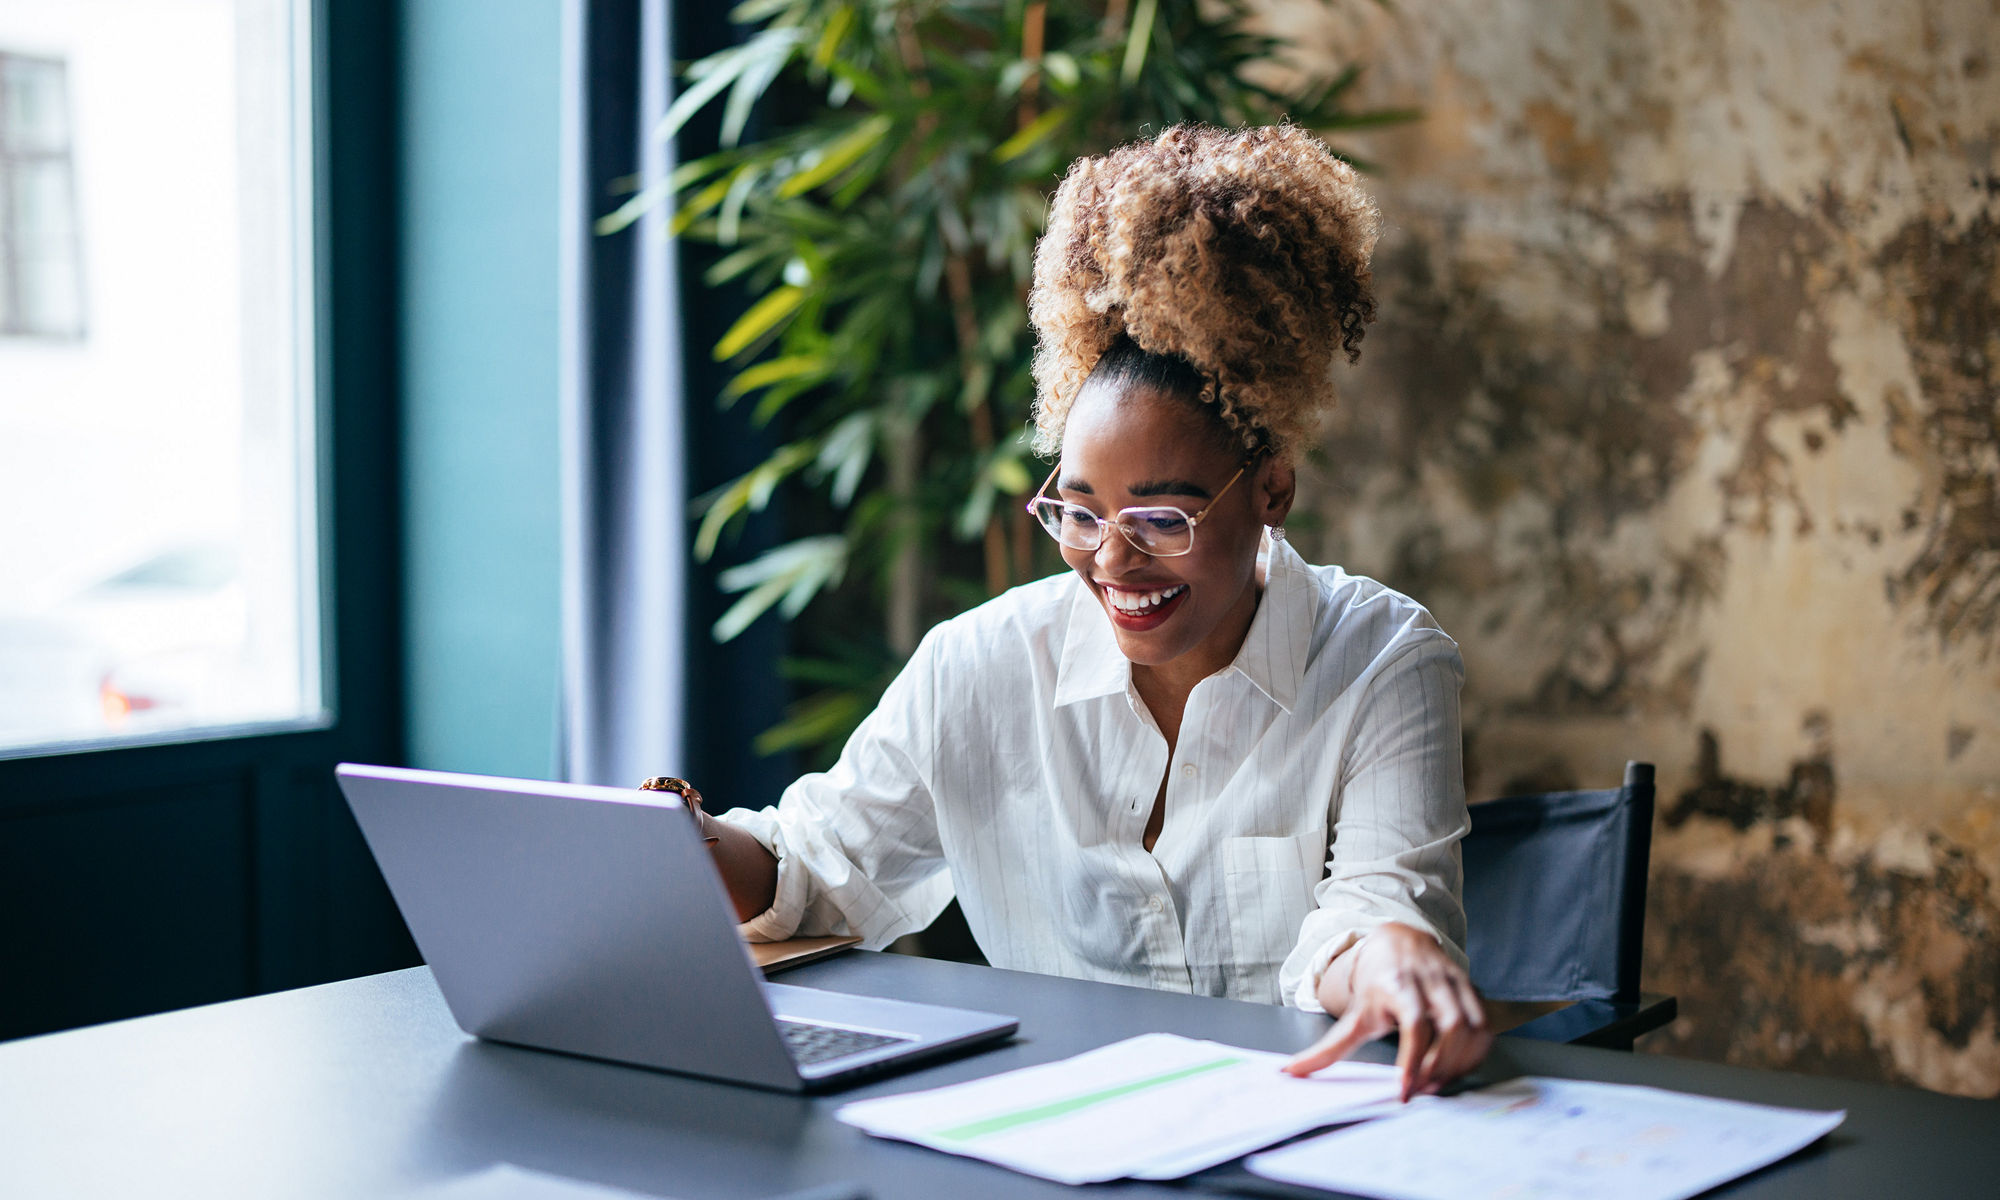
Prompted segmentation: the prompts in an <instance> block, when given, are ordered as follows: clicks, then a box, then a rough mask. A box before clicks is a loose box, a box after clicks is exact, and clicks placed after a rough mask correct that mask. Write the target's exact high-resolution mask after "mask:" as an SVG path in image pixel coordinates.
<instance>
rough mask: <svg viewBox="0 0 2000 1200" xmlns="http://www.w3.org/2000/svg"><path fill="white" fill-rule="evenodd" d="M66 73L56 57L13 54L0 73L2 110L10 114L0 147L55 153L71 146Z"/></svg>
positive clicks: (33, 152)
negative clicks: (64, 78)
mask: <svg viewBox="0 0 2000 1200" xmlns="http://www.w3.org/2000/svg"><path fill="white" fill-rule="evenodd" d="M64 73H65V72H64V70H63V64H62V63H61V62H60V61H57V60H51V59H41V58H30V57H27V56H26V55H15V56H12V57H11V59H10V61H9V62H8V64H7V70H6V73H5V74H4V75H0V110H4V111H5V113H6V115H7V121H6V132H5V136H4V140H0V148H4V149H5V150H7V151H8V152H10V153H13V154H35V153H50V154H54V153H60V152H62V151H63V150H64V149H66V148H67V147H68V145H69V105H68V103H67V102H66V100H65V99H64V96H65V94H66V88H65V86H64V80H63V76H64Z"/></svg>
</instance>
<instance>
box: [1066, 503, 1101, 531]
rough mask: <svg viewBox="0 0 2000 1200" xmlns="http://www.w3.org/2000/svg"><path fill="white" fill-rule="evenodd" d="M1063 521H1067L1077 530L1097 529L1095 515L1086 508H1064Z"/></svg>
mask: <svg viewBox="0 0 2000 1200" xmlns="http://www.w3.org/2000/svg"><path fill="white" fill-rule="evenodd" d="M1063 520H1065V521H1068V522H1069V523H1070V524H1072V525H1074V526H1076V527H1077V528H1079V529H1095V528H1096V527H1097V514H1095V513H1093V512H1091V511H1090V510H1089V509H1087V508H1065V509H1063Z"/></svg>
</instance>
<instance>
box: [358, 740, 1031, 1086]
mask: <svg viewBox="0 0 2000 1200" xmlns="http://www.w3.org/2000/svg"><path fill="white" fill-rule="evenodd" d="M337 774H338V776H339V779H340V787H341V790H342V791H343V792H344V793H345V794H346V796H347V803H348V805H349V807H350V808H352V809H353V810H354V816H355V819H356V820H357V821H359V822H360V824H361V832H362V834H363V835H364V836H365V837H366V838H367V840H368V847H369V849H370V850H372V851H373V852H374V854H375V861H376V863H377V864H378V865H380V867H381V868H382V875H383V877H384V878H385V879H387V880H388V882H389V890H390V891H391V892H393V893H394V894H395V897H396V903H397V905H398V907H400V908H401V909H402V912H403V919H404V920H405V921H406V922H408V924H409V927H410V932H411V934H412V935H414V936H415V938H416V941H417V948H418V949H419V950H421V951H422V952H423V955H424V959H425V961H426V962H428V963H429V964H430V967H431V971H432V973H433V974H434V975H435V976H436V977H437V983H438V990H439V991H441V992H443V993H444V998H445V1002H446V1003H447V1004H448V1005H450V1007H451V1014H452V1017H453V1019H455V1020H456V1021H457V1022H458V1025H459V1028H461V1029H463V1030H465V1031H466V1032H467V1033H470V1034H473V1035H475V1036H477V1037H482V1038H488V1039H491V1040H493V1041H499V1042H511V1043H515V1044H518V1045H523V1046H533V1047H535V1048H538V1049H543V1050H560V1051H563V1052H566V1053H570V1054H582V1055H588V1056H590V1057H592V1058H604V1059H612V1060H615V1061H618V1062H625V1063H635V1064H638V1065H641V1066H648V1067H657V1068H660V1069H663V1070H668V1071H680V1072H684V1073H687V1074H691V1075H705V1076H708V1077H710V1078H715V1079H726V1080H730V1081H732V1082H736V1083H749V1084H756V1085H759V1086H762V1087H769V1088H778V1089H783V1090H788V1091H803V1090H818V1089H822V1088H828V1087H833V1086H840V1085H844V1084H847V1083H851V1082H854V1081H855V1080H857V1079H860V1078H862V1077H865V1076H870V1075H874V1074H876V1073H878V1072H883V1071H888V1070H895V1069H901V1068H902V1067H903V1066H905V1065H907V1064H909V1063H912V1062H914V1061H916V1060H918V1059H922V1058H928V1057H932V1056H935V1055H938V1054H941V1053H944V1052H946V1051H950V1050H955V1049H958V1048H961V1047H965V1046H969V1045H972V1044H974V1043H977V1042H983V1041H987V1040H991V1039H997V1038H1002V1037H1005V1036H1007V1035H1008V1034H1010V1033H1012V1032H1013V1031H1014V1030H1015V1029H1016V1028H1017V1027H1018V1025H1019V1022H1017V1021H1016V1020H1015V1019H1014V1018H1012V1017H1004V1016H997V1015H995V1014H992V1013H981V1012H970V1011H967V1010H964V1009H954V1008H942V1007H938V1006H935V1005H928V1004H909V1003H904V1002H902V1001H896V1000H882V999H877V998H875V997H870V996H850V995H846V994H843V993H839V992H827V991H821V990H819V989H817V988H805V987H793V986H787V985H784V984H776V983H766V982H764V980H763V978H762V976H761V975H760V974H759V972H758V970H757V968H756V967H755V965H753V964H752V962H751V960H750V956H749V954H748V952H747V950H746V948H745V946H744V944H743V941H742V939H741V938H740V937H739V936H738V935H737V932H736V922H735V918H734V917H733V915H732V914H731V912H730V910H729V902H728V899H727V897H726V896H725V894H724V892H723V889H722V882H721V880H720V878H718V876H717V875H716V873H715V868H714V866H713V864H712V863H711V861H710V857H709V856H710V851H709V849H708V847H707V846H706V845H704V844H703V842H702V839H701V838H700V837H699V836H698V835H697V833H696V830H695V827H694V822H693V821H692V819H690V817H689V816H688V813H687V811H686V810H685V809H683V808H682V807H681V805H680V802H679V800H678V798H676V797H672V796H663V795H662V794H659V793H650V792H641V791H636V790H634V791H623V790H619V789H615V788H601V787H587V786H583V785H580V784H564V783H538V782H531V781H528V780H521V779H498V778H491V777H487V776H481V775H453V774H446V773H443V772H437V771H414V770H405V769H401V768H394V767H371V766H359V765H355V764H352V763H343V764H341V766H340V767H339V769H338V772H337Z"/></svg>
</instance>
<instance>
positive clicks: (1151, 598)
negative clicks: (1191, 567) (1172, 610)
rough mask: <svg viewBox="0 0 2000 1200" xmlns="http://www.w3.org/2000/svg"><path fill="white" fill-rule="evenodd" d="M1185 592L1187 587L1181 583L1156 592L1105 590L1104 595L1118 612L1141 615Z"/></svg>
mask: <svg viewBox="0 0 2000 1200" xmlns="http://www.w3.org/2000/svg"><path fill="white" fill-rule="evenodd" d="M1185 591H1187V585H1186V584H1185V583H1183V584H1179V585H1177V586H1174V587H1170V588H1167V589H1165V590H1164V591H1158V592H1121V591H1118V590H1117V589H1115V588H1105V589H1104V594H1105V596H1106V597H1108V598H1109V599H1110V601H1111V606H1112V607H1113V608H1116V609H1117V610H1118V611H1119V612H1128V613H1142V612H1145V611H1147V610H1149V609H1154V608H1158V607H1159V606H1160V605H1161V604H1164V603H1165V602H1167V601H1168V600H1171V599H1173V598H1174V597H1175V596H1178V595H1180V594H1181V593H1182V592H1185Z"/></svg>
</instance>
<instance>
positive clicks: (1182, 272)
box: [1028, 125, 1379, 456]
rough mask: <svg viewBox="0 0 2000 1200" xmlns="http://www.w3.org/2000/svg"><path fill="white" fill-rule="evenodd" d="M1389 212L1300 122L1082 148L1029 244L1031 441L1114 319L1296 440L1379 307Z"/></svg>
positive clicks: (1057, 410)
mask: <svg viewBox="0 0 2000 1200" xmlns="http://www.w3.org/2000/svg"><path fill="white" fill-rule="evenodd" d="M1378 221H1379V218H1378V214H1377V212H1376V209H1375V203H1374V201H1372V200H1370V199H1369V197H1368V194H1367V193H1366V192H1365V191H1363V190H1362V187H1361V181H1360V177H1359V175H1358V174H1357V173H1356V172H1355V170H1354V168H1353V167H1351V166H1349V165H1348V164H1346V163H1344V162H1342V161H1341V160H1340V159H1338V158H1335V157H1334V155H1333V153H1332V152H1331V151H1329V150H1328V149H1327V148H1326V144H1325V143H1323V142H1321V141H1320V140H1319V139H1318V138H1316V137H1314V136H1312V135H1311V134H1310V133H1307V132H1306V131H1305V130H1303V129H1299V128H1297V127H1295V126H1290V125H1276V126H1269V127H1265V128H1258V129H1244V130H1236V131H1231V130H1224V129H1215V128H1211V127H1208V126H1203V125H1175V126H1173V127H1172V128H1170V129H1168V130H1166V131H1165V132H1163V133H1161V134H1160V135H1159V136H1158V137H1157V138H1154V139H1153V140H1152V141H1150V142H1135V143H1133V144H1131V145H1128V146H1121V147H1119V148H1118V149H1116V150H1113V151H1111V152H1110V153H1109V154H1105V155H1101V156H1096V157H1089V158H1081V159H1078V160H1077V161H1076V163H1075V165H1074V166H1072V167H1071V168H1070V170H1069V174H1068V176H1067V177H1065V178H1064V179H1063V181H1062V186H1061V187H1059V188H1058V189H1056V194H1055V199H1054V200H1053V201H1052V202H1051V203H1050V206H1049V225H1048V232H1047V233H1046V234H1044V235H1043V237H1042V240H1041V243H1040V244H1039V245H1038V246H1037V247H1036V248H1035V279H1034V289H1033V291H1032V292H1031V293H1030V294H1029V298H1028V315H1029V319H1030V320H1031V321H1033V323H1034V326H1035V337H1036V347H1035V364H1034V371H1035V391H1036V394H1035V449H1036V451H1037V452H1039V453H1041V454H1043V455H1045V456H1047V455H1053V454H1055V453H1057V452H1058V451H1059V449H1060V446H1061V443H1062V433H1063V426H1064V425H1065V423H1066V422H1067V421H1068V419H1069V412H1070V408H1071V406H1072V405H1073V404H1074V403H1075V402H1076V397H1077V394H1078V393H1079V392H1080V391H1081V390H1082V388H1083V385H1084V381H1085V380H1086V379H1088V378H1089V376H1090V372H1091V368H1092V367H1094V366H1095V365H1096V363H1097V361H1098V358H1099V357H1100V356H1101V355H1102V354H1103V353H1104V351H1105V350H1106V349H1107V348H1109V347H1110V346H1111V345H1112V343H1113V342H1115V341H1116V340H1117V339H1118V338H1119V337H1120V335H1124V336H1126V337H1129V338H1130V339H1131V340H1132V342H1133V343H1135V344H1136V345H1137V346H1138V347H1139V348H1140V349H1142V350H1144V351H1146V352H1148V353H1149V354H1156V355H1166V356H1172V357H1178V358H1181V359H1184V360H1186V362H1187V363H1188V364H1189V365H1190V366H1192V367H1193V368H1194V369H1195V371H1196V372H1197V373H1199V374H1200V376H1201V378H1202V380H1203V386H1202V389H1201V394H1200V397H1199V399H1200V400H1201V401H1202V402H1203V403H1204V404H1212V405H1214V406H1215V410H1216V413H1217V415H1218V416H1219V418H1220V419H1221V421H1222V424H1223V425H1224V426H1225V427H1227V428H1228V429H1229V430H1231V431H1232V432H1233V433H1235V434H1236V435H1237V436H1239V437H1240V438H1241V439H1242V440H1243V444H1244V446H1245V448H1246V449H1249V450H1262V449H1271V450H1274V451H1276V452H1279V453H1285V452H1288V451H1290V450H1291V449H1292V448H1293V447H1295V446H1296V445H1298V444H1299V442H1300V441H1302V440H1303V439H1304V438H1306V437H1307V436H1309V435H1310V434H1311V433H1312V430H1313V425H1314V421H1315V419H1316V418H1317V416H1318V415H1319V413H1320V411H1321V410H1323V409H1325V408H1327V407H1328V406H1330V405H1331V404H1332V403H1333V383H1332V379H1331V371H1332V367H1333V359H1334V355H1335V354H1336V353H1338V352H1342V351H1344V352H1345V353H1346V355H1347V358H1348V361H1350V362H1352V361H1353V360H1354V359H1356V358H1358V357H1359V356H1360V353H1361V335H1362V331H1363V327H1364V326H1365V325H1366V324H1367V323H1368V322H1370V321H1372V320H1374V319H1375V300H1374V295H1373V292H1372V288H1371V283H1372V277H1371V276H1370V273H1369V267H1368V260H1369V256H1370V255H1371V254H1372V253H1373V251H1374V248H1375V238H1376V235H1377V226H1378Z"/></svg>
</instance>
